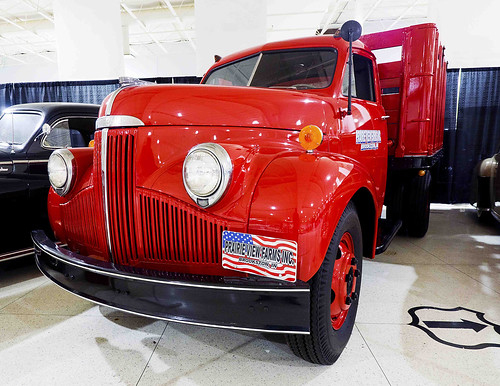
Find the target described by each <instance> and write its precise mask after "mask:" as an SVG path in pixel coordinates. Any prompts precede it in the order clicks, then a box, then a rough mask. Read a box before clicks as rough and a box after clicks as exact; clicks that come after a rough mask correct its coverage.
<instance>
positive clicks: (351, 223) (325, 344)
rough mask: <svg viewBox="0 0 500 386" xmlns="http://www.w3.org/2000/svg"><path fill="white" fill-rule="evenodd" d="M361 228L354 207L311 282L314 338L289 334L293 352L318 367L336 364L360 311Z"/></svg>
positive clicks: (342, 220) (340, 224)
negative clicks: (319, 365)
mask: <svg viewBox="0 0 500 386" xmlns="http://www.w3.org/2000/svg"><path fill="white" fill-rule="evenodd" d="M362 263H363V260H362V234H361V225H360V223H359V219H358V215H357V213H356V208H355V206H354V204H352V203H350V204H349V205H348V206H347V207H346V209H345V210H344V213H343V214H342V217H341V218H340V220H339V222H338V224H337V228H336V229H335V233H334V234H333V237H332V239H331V241H330V245H329V247H328V251H327V252H326V256H325V259H324V261H323V263H322V265H321V267H320V268H319V270H318V272H317V273H316V274H315V275H314V277H313V278H312V279H311V280H310V287H311V326H310V335H288V336H287V342H288V344H289V345H290V348H291V349H292V351H293V352H294V353H295V354H296V355H298V356H300V357H302V358H303V359H305V360H307V361H309V362H312V363H318V364H324V365H330V364H332V363H334V362H335V361H336V360H337V359H338V357H339V356H340V354H341V353H342V351H343V349H344V347H345V346H346V344H347V342H348V340H349V338H350V336H351V332H352V329H353V327H354V320H355V319H356V313H357V309H358V297H359V290H360V286H361V267H362Z"/></svg>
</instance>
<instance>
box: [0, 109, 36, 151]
mask: <svg viewBox="0 0 500 386" xmlns="http://www.w3.org/2000/svg"><path fill="white" fill-rule="evenodd" d="M41 123H42V116H41V115H40V114H37V113H5V114H3V115H2V117H0V143H6V144H9V145H22V144H23V143H25V142H26V141H27V140H28V139H30V137H31V135H32V134H33V133H34V132H35V130H37V129H38V128H39V127H40V125H41Z"/></svg>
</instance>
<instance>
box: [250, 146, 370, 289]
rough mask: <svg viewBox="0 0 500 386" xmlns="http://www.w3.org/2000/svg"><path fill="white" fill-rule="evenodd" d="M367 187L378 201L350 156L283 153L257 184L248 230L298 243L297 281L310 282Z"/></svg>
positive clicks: (363, 172) (367, 174)
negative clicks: (343, 217) (349, 209)
mask: <svg viewBox="0 0 500 386" xmlns="http://www.w3.org/2000/svg"><path fill="white" fill-rule="evenodd" d="M362 188H366V189H367V190H368V191H369V192H370V195H371V197H372V199H373V200H374V197H376V196H375V193H374V192H375V189H374V183H373V180H372V179H371V178H370V176H369V173H368V172H367V171H366V169H365V168H364V167H363V166H362V165H361V164H359V163H357V162H356V161H354V160H353V159H351V158H348V157H344V156H341V155H325V154H319V153H318V154H305V153H301V154H287V155H284V156H282V157H280V158H277V159H275V160H274V161H272V162H271V163H270V164H269V166H268V167H267V168H266V170H265V171H264V173H263V174H262V176H261V177H260V179H259V181H258V184H257V186H256V188H255V191H254V195H253V199H252V203H251V208H250V216H249V221H248V232H249V233H251V234H258V235H264V236H271V237H277V238H282V239H288V240H295V241H297V243H298V272H297V277H298V279H300V280H303V281H307V280H309V279H310V278H311V277H312V276H313V275H314V274H315V273H316V271H317V270H318V268H319V267H320V265H321V263H322V262H323V259H324V257H325V254H326V251H327V249H328V245H329V243H330V240H331V238H332V236H333V232H334V231H335V228H336V226H337V222H338V221H339V219H340V216H341V215H342V213H343V211H344V209H345V207H346V206H347V204H348V203H349V201H350V200H351V198H352V197H353V196H354V194H355V193H356V192H357V191H358V190H360V189H362ZM374 201H375V200H374ZM378 211H379V210H378V209H377V210H376V211H375V213H378ZM375 220H376V219H375V218H374V219H373V221H375Z"/></svg>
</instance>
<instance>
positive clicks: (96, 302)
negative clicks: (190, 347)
mask: <svg viewBox="0 0 500 386" xmlns="http://www.w3.org/2000/svg"><path fill="white" fill-rule="evenodd" d="M35 261H36V265H37V267H38V269H39V270H40V272H42V274H43V275H44V276H45V277H46V278H48V279H49V280H51V281H52V279H51V278H50V277H49V276H48V275H47V274H45V272H44V271H43V270H42V269H41V268H40V265H39V264H38V260H37V259H35ZM52 282H53V283H54V284H56V285H57V286H58V287H59V288H62V289H63V290H65V291H67V292H69V293H70V294H72V295H75V296H78V297H79V298H80V299H83V300H86V301H90V302H92V303H94V304H97V305H99V306H104V307H109V308H112V309H114V310H118V311H123V312H127V313H129V314H132V315H137V316H144V317H146V318H150V319H156V320H165V321H167V322H173V323H182V324H190V325H193V326H201V327H215V328H222V329H226V330H240V331H255V332H270V333H275V334H297V335H299V334H300V335H310V332H306V331H281V330H261V329H257V328H245V327H234V326H219V325H216V324H208V323H199V322H187V321H184V320H177V319H169V318H164V317H160V316H152V315H148V314H141V313H139V312H135V311H129V310H127V309H124V308H120V307H116V306H110V305H109V304H105V303H102V302H98V301H96V300H90V299H88V298H86V297H84V296H81V295H79V294H77V293H75V292H72V291H70V290H69V289H67V288H65V287H63V286H61V285H59V284H58V283H56V282H54V281H52Z"/></svg>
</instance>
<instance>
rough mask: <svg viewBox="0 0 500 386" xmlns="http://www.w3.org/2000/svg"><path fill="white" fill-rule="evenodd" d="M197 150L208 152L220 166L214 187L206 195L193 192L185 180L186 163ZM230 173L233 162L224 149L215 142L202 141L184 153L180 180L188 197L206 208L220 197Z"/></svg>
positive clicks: (225, 188) (229, 178)
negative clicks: (217, 179)
mask: <svg viewBox="0 0 500 386" xmlns="http://www.w3.org/2000/svg"><path fill="white" fill-rule="evenodd" d="M197 152H205V153H208V154H209V155H210V156H212V157H213V158H214V159H215V160H216V161H217V163H218V166H219V168H220V178H219V181H218V182H217V183H216V184H215V186H216V187H215V189H213V191H211V192H210V193H208V194H206V195H199V194H196V193H195V192H193V191H192V190H191V188H190V187H189V185H188V182H187V181H186V164H187V162H188V161H189V159H190V157H192V156H193V155H194V154H195V153H197ZM232 173H233V163H232V161H231V157H230V156H229V154H228V153H227V151H226V149H224V147H222V146H221V145H219V144H217V143H211V142H207V143H202V144H199V145H196V146H194V147H192V148H191V149H190V150H189V152H188V154H187V155H186V158H184V163H183V165H182V181H183V183H184V188H185V189H186V192H187V194H188V195H189V197H191V199H192V200H193V201H194V202H195V203H196V204H197V205H198V206H200V207H202V208H208V207H210V206H212V205H214V204H215V203H216V202H218V201H219V200H220V199H221V197H222V196H223V195H224V193H225V192H226V190H227V188H228V186H229V182H230V180H231V176H232Z"/></svg>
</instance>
